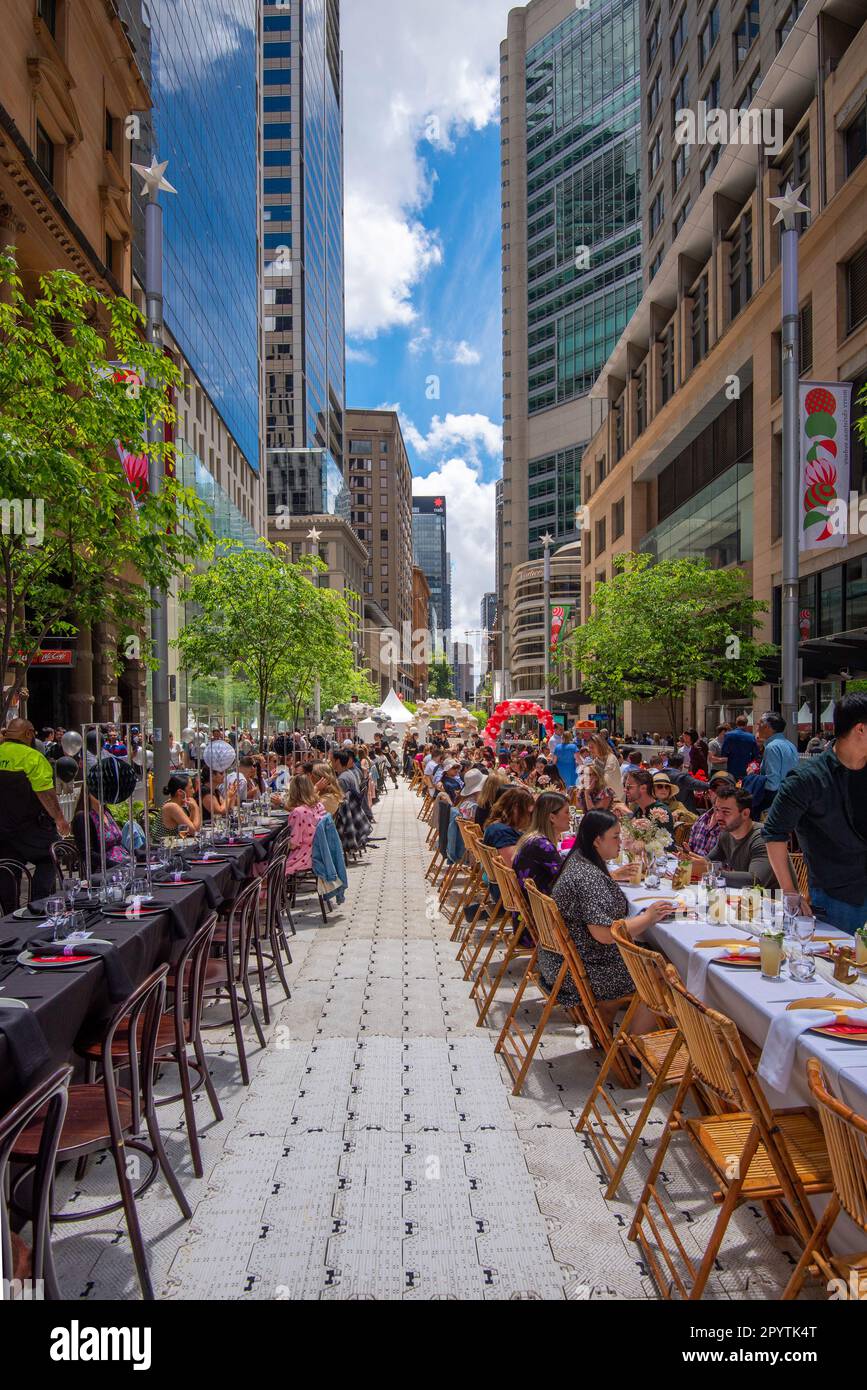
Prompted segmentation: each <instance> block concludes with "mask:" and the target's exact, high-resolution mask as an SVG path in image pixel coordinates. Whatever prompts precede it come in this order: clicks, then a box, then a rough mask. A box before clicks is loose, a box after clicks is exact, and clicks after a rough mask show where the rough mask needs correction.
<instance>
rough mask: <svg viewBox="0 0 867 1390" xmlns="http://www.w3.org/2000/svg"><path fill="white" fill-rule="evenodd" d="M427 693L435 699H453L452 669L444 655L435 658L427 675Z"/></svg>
mask: <svg viewBox="0 0 867 1390" xmlns="http://www.w3.org/2000/svg"><path fill="white" fill-rule="evenodd" d="M427 693H428V695H429V696H433V698H434V699H444V700H448V699H453V698H454V693H455V687H454V684H453V681H452V668H451V666H450V665H449V663H448V661H447V660H446V658H445V656H444V655H442V654H441V655H440V656H436V657H434V659H433V661H432V662H431V664H430V666H429V667H428V673H427Z"/></svg>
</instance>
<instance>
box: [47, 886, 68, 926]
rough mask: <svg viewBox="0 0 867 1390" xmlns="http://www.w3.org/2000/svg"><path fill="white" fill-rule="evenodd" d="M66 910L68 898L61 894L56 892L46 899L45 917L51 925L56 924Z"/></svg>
mask: <svg viewBox="0 0 867 1390" xmlns="http://www.w3.org/2000/svg"><path fill="white" fill-rule="evenodd" d="M65 911H66V899H65V897H62V896H60V895H59V894H54V895H52V897H50V898H46V899H45V919H46V923H47V925H48V926H49V927H53V926H55V924H56V923H57V922H59V921H60V919H61V918H62V917H63V916H64V913H65Z"/></svg>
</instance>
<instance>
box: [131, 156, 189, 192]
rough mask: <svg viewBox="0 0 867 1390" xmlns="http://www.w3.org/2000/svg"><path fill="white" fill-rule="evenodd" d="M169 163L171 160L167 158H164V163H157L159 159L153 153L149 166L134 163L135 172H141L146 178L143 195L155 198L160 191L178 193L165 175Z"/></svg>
mask: <svg viewBox="0 0 867 1390" xmlns="http://www.w3.org/2000/svg"><path fill="white" fill-rule="evenodd" d="M168 165H169V161H168V160H167V159H164V160H163V162H162V164H157V161H156V159H155V157H154V156H153V155H151V162H150V166H149V167H148V166H147V165H145V164H133V165H132V168H133V169H134V170H135V172H136V173H137V174H141V176H142V178H143V179H144V183H143V185H142V197H144V196H145V195H147V197H148V198H152V199H154V198H156V196H157V194H158V193H177V191H178V190H177V189H176V188H173V187H172V185H171V184H170V183H169V181H168V179H167V178H166V177H165V172H166V169H167V168H168Z"/></svg>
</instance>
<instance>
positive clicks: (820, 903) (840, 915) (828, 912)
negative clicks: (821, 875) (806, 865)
mask: <svg viewBox="0 0 867 1390" xmlns="http://www.w3.org/2000/svg"><path fill="white" fill-rule="evenodd" d="M810 902H811V903H812V904H813V911H814V912H815V914H816V916H817V917H821V919H822V921H823V922H830V924H831V926H832V927H837V928H839V930H840V931H845V932H848V933H849V935H850V936H854V935H855V932H856V931H857V929H858V927H863V926H864V925H865V923H867V901H865V902H863V903H861V904H860V905H859V904H856V903H844V902H841V901H840V899H839V898H829V896H828V894H827V893H826V892H825V890H824V889H823V888H817V887H816V886H815V884H812V883H811V884H810Z"/></svg>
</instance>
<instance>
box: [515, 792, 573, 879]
mask: <svg viewBox="0 0 867 1390" xmlns="http://www.w3.org/2000/svg"><path fill="white" fill-rule="evenodd" d="M569 823H570V822H569V802H568V800H567V798H566V797H565V796H562V795H561V793H560V792H543V793H542V795H541V796H540V797H538V798H537V800H536V804H535V806H534V807H533V818H532V820H531V821H530V828H529V829H528V831H527V833H526V835H524V836H523V837H522V839H521V840H519V842H518V845H517V848H516V849H515V855H514V858H513V860H512V868H513V869H514V870H515V873H516V874H517V875H518V882H519V883H520V885H521V887H522V888H523V886H524V884H525V883H526V882H527V879H528V878H531V879H532V880H533V882H534V883H535V885H536V887H537V888H538V890H539V892H540V893H550V892H551V889H552V888H553V887H554V881H555V879H556V878H557V875H558V874H559V872H560V869H561V868H562V866H563V860H562V859H561V858H560V853H559V850H558V849H557V846H558V844H559V843H560V841H561V840H562V838H563V836H564V835H565V834H566V832H567V831H568V829H569Z"/></svg>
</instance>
